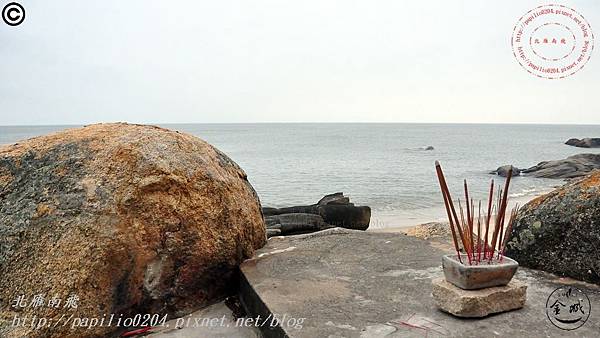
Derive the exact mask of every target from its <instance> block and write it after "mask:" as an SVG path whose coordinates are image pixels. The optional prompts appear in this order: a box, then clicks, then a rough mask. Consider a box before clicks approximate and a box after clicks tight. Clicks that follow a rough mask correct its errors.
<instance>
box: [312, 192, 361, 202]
mask: <svg viewBox="0 0 600 338" xmlns="http://www.w3.org/2000/svg"><path fill="white" fill-rule="evenodd" d="M327 204H342V205H354V204H352V203H350V198H348V197H345V196H344V193H343V192H336V193H333V194H329V195H325V196H323V198H321V199H320V200H319V202H317V205H327Z"/></svg>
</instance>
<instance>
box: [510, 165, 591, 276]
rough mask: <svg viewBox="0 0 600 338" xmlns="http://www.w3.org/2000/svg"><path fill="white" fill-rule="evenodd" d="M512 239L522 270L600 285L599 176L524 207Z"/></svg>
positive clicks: (575, 182)
mask: <svg viewBox="0 0 600 338" xmlns="http://www.w3.org/2000/svg"><path fill="white" fill-rule="evenodd" d="M508 238H509V239H508V242H507V248H506V255H507V256H509V257H511V258H513V259H516V260H517V261H518V262H519V264H520V265H523V266H526V267H531V268H534V269H540V270H545V271H550V272H553V273H556V274H559V275H562V276H568V277H572V278H576V279H579V280H584V281H588V282H592V283H596V284H600V250H599V249H598V248H600V172H595V173H593V174H591V175H589V176H587V177H585V178H583V179H578V180H576V181H573V182H570V183H568V184H566V185H564V186H562V187H560V188H558V189H556V190H554V191H553V192H551V193H549V194H547V195H544V196H541V197H538V198H537V199H534V200H533V201H531V202H529V203H528V204H526V205H525V206H524V207H523V208H522V209H521V211H520V212H519V215H518V217H517V219H516V221H515V223H514V225H513V228H512V231H511V233H510V235H509V237H508Z"/></svg>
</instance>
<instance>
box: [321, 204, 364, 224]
mask: <svg viewBox="0 0 600 338" xmlns="http://www.w3.org/2000/svg"><path fill="white" fill-rule="evenodd" d="M319 214H320V215H321V217H323V219H324V220H325V222H327V224H331V225H335V226H338V227H342V228H347V229H355V230H367V228H368V227H369V222H370V219H371V208H369V207H367V206H363V207H355V206H353V205H335V204H328V205H321V206H319Z"/></svg>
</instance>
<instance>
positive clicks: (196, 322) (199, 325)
mask: <svg viewBox="0 0 600 338" xmlns="http://www.w3.org/2000/svg"><path fill="white" fill-rule="evenodd" d="M243 324H244V323H242V322H241V321H238V320H236V319H235V318H234V316H233V313H232V312H231V310H230V309H229V308H228V307H227V306H226V305H225V303H224V302H220V303H217V304H213V305H211V306H208V307H205V308H203V309H201V310H198V311H196V312H194V313H191V314H189V315H187V316H184V317H181V318H176V319H173V320H170V321H168V322H167V323H166V324H165V325H164V326H163V327H156V328H154V329H153V330H152V334H149V335H147V336H146V337H152V338H197V337H203V338H259V337H261V336H262V335H261V333H260V331H259V330H258V328H257V327H255V326H253V325H243Z"/></svg>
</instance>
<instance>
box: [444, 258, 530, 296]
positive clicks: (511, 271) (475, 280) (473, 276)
mask: <svg viewBox="0 0 600 338" xmlns="http://www.w3.org/2000/svg"><path fill="white" fill-rule="evenodd" d="M461 259H462V260H463V262H466V261H467V255H466V254H463V255H461ZM518 267H519V263H517V261H515V260H514V259H510V258H508V257H506V256H504V257H503V258H502V261H499V260H498V259H493V260H492V262H491V263H489V262H488V261H487V260H486V261H481V262H479V263H478V264H473V265H466V264H463V263H461V262H459V261H458V259H457V256H456V255H446V256H443V257H442V269H443V270H444V277H445V278H446V281H447V282H448V283H451V284H454V285H456V286H458V287H459V288H461V289H463V290H474V289H483V288H489V287H493V286H504V285H507V284H508V282H510V280H511V279H512V278H513V276H514V275H515V272H517V268H518Z"/></svg>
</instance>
